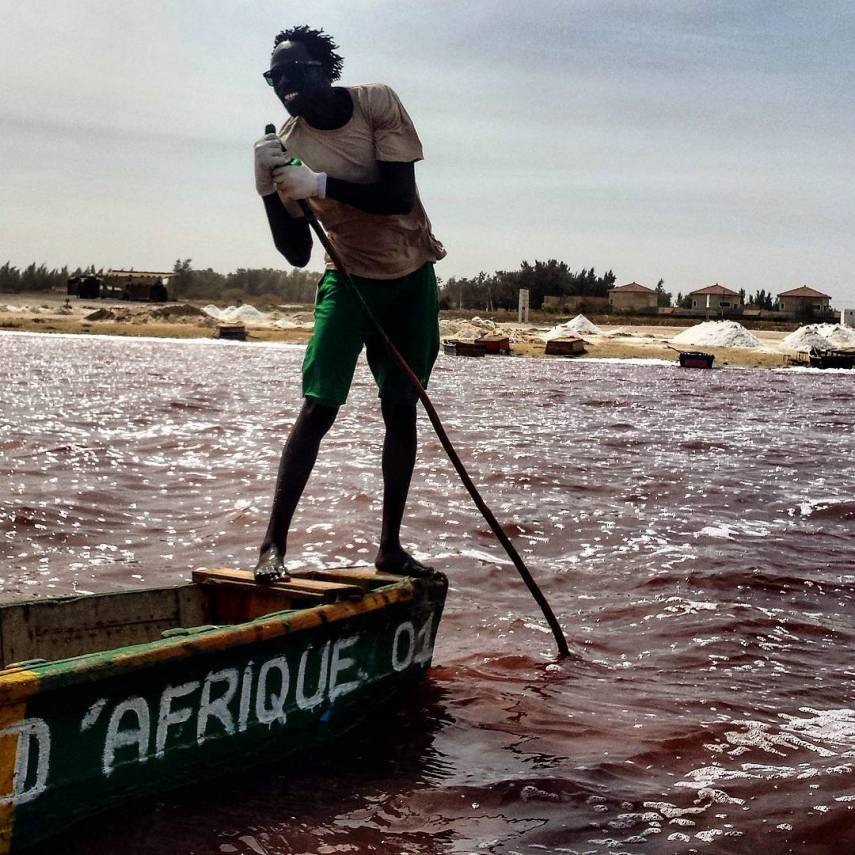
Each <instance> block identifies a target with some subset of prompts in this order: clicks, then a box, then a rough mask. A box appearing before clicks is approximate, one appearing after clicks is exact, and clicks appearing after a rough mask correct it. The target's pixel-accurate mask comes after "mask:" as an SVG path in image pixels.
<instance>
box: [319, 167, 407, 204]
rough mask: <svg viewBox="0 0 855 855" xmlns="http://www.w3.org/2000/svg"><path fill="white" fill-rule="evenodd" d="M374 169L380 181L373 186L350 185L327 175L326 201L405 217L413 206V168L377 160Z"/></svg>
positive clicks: (350, 182)
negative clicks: (377, 167) (376, 166)
mask: <svg viewBox="0 0 855 855" xmlns="http://www.w3.org/2000/svg"><path fill="white" fill-rule="evenodd" d="M378 166H379V168H380V180H379V181H377V182H375V183H374V184H354V183H353V182H352V181H343V180H342V179H340V178H333V177H332V176H331V175H329V176H327V194H326V195H327V198H328V199H335V200H336V201H337V202H344V203H345V204H346V205H352V206H353V207H354V208H359V210H360V211H365V213H367V214H409V213H410V211H412V210H413V205H415V204H416V170H415V165H414V164H413V163H393V162H391V161H382V160H381V161H378Z"/></svg>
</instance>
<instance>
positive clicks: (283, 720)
mask: <svg viewBox="0 0 855 855" xmlns="http://www.w3.org/2000/svg"><path fill="white" fill-rule="evenodd" d="M447 586H448V583H447V580H446V579H445V577H444V576H443V575H442V574H439V573H436V574H434V575H433V576H431V577H429V578H426V579H410V578H406V577H400V576H392V575H385V574H381V573H375V572H374V571H373V570H370V569H366V568H349V569H342V570H335V571H314V572H307V573H301V574H299V578H293V577H292V579H291V580H289V581H285V582H278V583H275V584H273V585H266V586H261V585H257V584H256V583H255V582H254V581H253V579H252V575H251V573H249V572H248V571H239V570H200V571H196V572H194V574H193V582H192V583H188V584H182V585H178V586H175V587H169V588H158V589H154V590H151V589H149V590H139V591H126V592H122V593H115V594H91V595H86V596H76V597H58V598H51V599H43V600H32V601H29V602H20V603H12V604H9V605H4V606H0V643H1V644H2V656H3V660H2V665H3V667H2V670H0V852H10V851H18V850H19V849H20V848H22V847H26V846H29V845H30V844H32V843H34V842H35V841H37V840H39V839H41V838H43V837H47V836H49V835H53V834H55V833H56V832H57V831H59V830H61V829H62V828H64V827H66V826H68V825H69V824H71V823H74V822H77V821H78V820H80V819H83V818H85V817H87V816H89V815H91V814H93V813H96V812H98V811H102V810H104V809H106V808H108V807H110V806H112V805H114V804H116V803H119V802H122V801H125V800H128V799H130V798H133V797H136V796H138V795H142V794H145V793H149V792H154V791H157V792H160V791H161V790H163V789H164V788H167V787H175V786H179V785H181V784H184V783H189V782H192V781H195V780H199V779H201V778H203V777H206V776H216V775H222V774H225V773H227V772H228V771H229V770H230V769H231V768H234V767H235V766H238V767H239V768H241V769H244V768H245V767H246V766H248V765H250V764H251V763H253V762H259V761H265V760H270V759H273V758H274V757H276V756H278V755H285V754H288V753H293V752H296V751H298V750H305V749H311V748H312V747H313V746H317V745H318V744H319V743H323V742H326V741H328V740H330V739H331V738H333V737H335V736H337V735H339V734H341V733H343V732H345V731H347V730H349V729H350V728H352V727H353V726H355V725H356V724H358V723H359V722H360V721H361V720H362V719H364V718H366V716H368V715H369V714H370V713H371V711H372V710H374V709H375V708H376V707H377V706H378V705H380V704H381V703H383V702H385V701H387V700H388V699H389V698H390V697H391V696H392V695H394V694H395V692H396V691H397V690H398V689H400V688H401V687H402V685H403V684H405V683H407V682H409V681H411V680H413V679H417V678H418V677H419V676H420V675H421V674H423V673H424V671H425V670H426V669H427V667H428V666H429V665H430V661H431V656H432V652H433V644H434V639H435V637H436V630H437V625H438V623H439V619H440V616H441V613H442V608H443V604H444V601H445V593H446V590H447Z"/></svg>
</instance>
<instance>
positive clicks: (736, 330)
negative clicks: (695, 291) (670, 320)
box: [671, 321, 762, 347]
mask: <svg viewBox="0 0 855 855" xmlns="http://www.w3.org/2000/svg"><path fill="white" fill-rule="evenodd" d="M671 341H672V342H674V344H695V345H701V346H703V345H706V346H707V347H761V346H762V345H761V342H760V339H758V338H756V337H755V336H754V335H752V334H751V333H750V332H749V331H748V330H747V329H745V327H744V326H742V324H738V323H737V322H736V321H704V323H702V324H696V325H695V326H693V327H689V329H687V330H684V331H683V332H681V333H680V334H679V335H675V336H674V338H672V339H671Z"/></svg>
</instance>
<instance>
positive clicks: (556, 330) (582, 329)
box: [543, 315, 602, 341]
mask: <svg viewBox="0 0 855 855" xmlns="http://www.w3.org/2000/svg"><path fill="white" fill-rule="evenodd" d="M566 335H602V330H601V329H600V328H599V327H598V326H597V325H596V324H592V323H591V322H590V321H589V320H588V319H587V318H586V317H585V316H584V315H576V317H575V318H573V320H572V321H567V322H566V323H563V324H558V326H555V327H553V328H552V329H551V330H549V332H547V333H546V334H545V335H544V336H543V338H544V339H545V340H546V341H552V339H554V338H562V337H563V336H566Z"/></svg>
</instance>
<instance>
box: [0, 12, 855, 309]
mask: <svg viewBox="0 0 855 855" xmlns="http://www.w3.org/2000/svg"><path fill="white" fill-rule="evenodd" d="M0 21H2V28H0V80H2V83H3V85H2V87H0V264H2V263H3V262H4V261H6V260H9V261H11V262H12V263H13V264H16V265H18V266H21V265H26V264H29V263H30V262H31V261H33V260H35V261H37V262H39V263H41V262H44V263H46V264H47V265H48V266H49V267H61V266H62V265H63V264H68V265H69V266H71V267H74V266H77V265H88V264H95V265H96V266H97V267H125V268H127V267H134V268H136V269H138V270H142V269H148V270H171V269H172V266H173V264H174V262H175V259H177V258H191V259H192V263H193V267H195V268H207V267H212V268H213V269H215V270H218V271H220V272H224V273H225V272H228V271H231V270H234V269H236V268H239V267H284V266H285V265H286V264H287V262H285V260H284V259H283V258H282V257H281V256H279V255H278V253H277V252H276V250H275V249H274V247H273V245H272V242H271V239H270V235H269V232H268V230H267V226H266V221H265V217H264V213H263V209H262V205H261V202H260V200H259V199H258V196H257V195H256V194H255V187H254V178H253V159H252V144H253V142H254V141H255V140H256V139H257V138H258V137H259V136H261V135H262V133H263V130H264V126H265V124H267V123H268V122H271V121H273V122H275V123H277V124H279V123H280V122H281V121H282V120H283V119H284V117H285V113H284V109H283V108H282V106H281V105H280V104H279V103H278V101H277V100H276V98H275V96H274V95H273V92H272V90H271V89H270V88H269V87H268V86H267V85H266V84H265V82H264V81H263V80H262V78H261V72H262V71H263V70H264V69H265V68H267V67H268V64H269V57H270V50H271V48H272V42H273V37H274V36H275V34H276V33H277V32H278V31H279V30H280V29H282V28H285V27H288V26H292V25H294V24H301V23H307V24H309V25H311V26H314V27H322V28H324V29H325V30H326V31H327V32H328V33H330V34H331V35H332V36H333V37H334V38H335V39H336V41H337V42H338V44H339V46H340V53H341V54H342V56H343V57H344V60H345V65H344V74H343V76H342V83H344V84H355V83H366V82H383V83H387V84H389V85H391V86H392V87H393V88H394V89H395V90H396V91H397V93H398V94H399V95H400V97H401V99H402V101H403V102H404V104H405V106H406V107H407V110H408V112H409V113H410V115H411V116H412V117H413V120H414V122H415V124H416V128H417V129H418V132H419V135H420V137H421V139H422V143H423V145H424V150H425V160H424V161H423V162H421V163H420V164H419V165H418V166H417V169H416V175H417V181H418V185H419V192H420V195H421V197H422V200H423V202H424V205H425V208H426V209H427V211H428V215H429V216H430V218H431V221H432V223H433V227H434V232H435V234H436V235H437V237H439V239H440V240H442V242H443V243H444V244H445V246H446V248H447V250H448V257H447V258H446V259H445V260H443V261H442V262H441V263H440V264H439V265H438V268H437V273H438V275H440V276H441V277H443V278H444V279H448V278H449V277H451V276H469V275H474V274H477V273H478V272H479V271H481V270H484V271H487V272H492V271H494V270H501V269H506V270H507V269H515V268H517V267H518V266H519V264H520V262H521V261H522V260H524V259H525V260H528V261H534V260H535V259H543V260H545V259H549V258H557V259H560V260H563V261H566V262H567V263H568V264H569V265H570V267H571V268H573V269H580V268H583V267H591V266H594V267H595V268H596V269H597V270H598V272H603V271H605V270H608V269H611V270H613V271H614V272H615V274H616V276H617V280H618V283H619V284H623V283H626V282H630V281H637V282H640V283H642V284H645V285H648V286H651V287H652V286H654V285H655V284H656V282H657V281H658V280H659V278H660V277H661V278H663V279H664V280H665V287H666V289H667V290H670V291H672V292H673V293H674V294H676V293H677V292H678V291H680V292H683V293H685V292H687V291H691V290H694V289H696V288H700V287H704V286H706V285H710V284H713V283H715V282H718V283H720V284H723V285H727V286H728V287H731V288H733V289H735V290H739V289H740V288H744V289H745V290H746V291H747V292H748V293H749V294H750V293H753V292H754V291H756V290H758V289H760V288H762V289H765V290H766V291H772V292H773V293H778V292H780V291H784V290H787V289H790V288H796V287H799V286H801V285H810V286H812V287H815V288H818V289H819V290H820V291H823V292H825V293H827V294H829V295H831V296H832V305H834V306H836V307H838V308H842V307H844V306H847V307H855V240H853V235H855V193H853V184H854V182H853V171H855V169H853V167H855V154H853V153H855V49H853V46H855V4H852V3H851V0H845V2H837V0H828V2H825V0H811V2H805V0H801V2H788V0H763V2H760V0H736V2H716V0H708V2H692V0H661V2H660V0H636V2H611V0H578V2H577V0H529V2H516V0H514V2H511V0H467V2H466V3H460V2H447V0H429V2H425V0H420V2H412V0H389V2H387V0H346V2H345V0H338V2H332V0H313V2H312V3H311V4H306V6H305V7H300V6H298V5H297V4H293V3H292V4H286V3H274V2H268V0H229V1H228V2H226V0H206V2H197V0H170V2H166V0H139V2H137V0H63V2H56V0H50V2H46V0H26V2H21V0H0ZM311 266H312V267H313V268H314V269H320V268H321V266H322V263H321V255H320V253H316V255H315V257H314V258H313V261H312V264H311Z"/></svg>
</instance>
